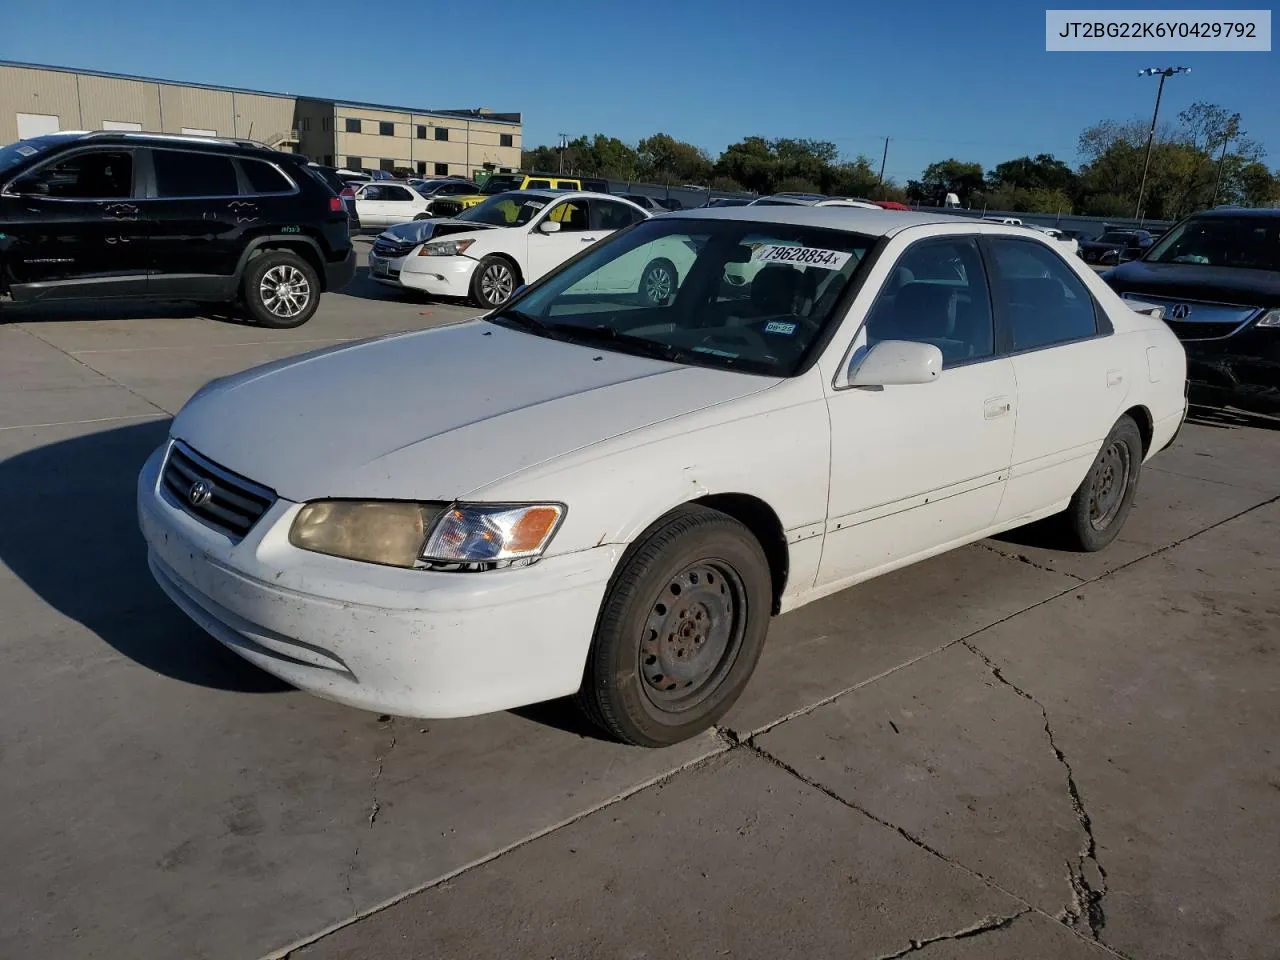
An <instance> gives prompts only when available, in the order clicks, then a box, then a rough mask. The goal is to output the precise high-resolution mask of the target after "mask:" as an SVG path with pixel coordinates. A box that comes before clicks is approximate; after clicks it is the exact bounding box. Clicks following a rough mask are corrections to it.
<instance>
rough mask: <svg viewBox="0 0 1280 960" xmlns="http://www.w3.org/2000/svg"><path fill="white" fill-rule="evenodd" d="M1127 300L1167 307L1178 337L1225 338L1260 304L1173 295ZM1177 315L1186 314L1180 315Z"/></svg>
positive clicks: (1242, 325) (1166, 315)
mask: <svg viewBox="0 0 1280 960" xmlns="http://www.w3.org/2000/svg"><path fill="white" fill-rule="evenodd" d="M1128 299H1133V300H1141V301H1143V302H1144V303H1151V304H1155V305H1156V306H1159V307H1164V320H1165V323H1167V324H1168V325H1169V329H1171V330H1172V331H1173V332H1174V334H1175V335H1176V336H1177V338H1178V339H1179V340H1225V339H1226V338H1227V337H1229V336H1231V335H1232V334H1234V333H1236V332H1237V331H1239V330H1242V329H1244V328H1245V327H1246V326H1248V325H1249V323H1250V321H1252V320H1253V319H1254V318H1255V317H1256V316H1257V315H1258V312H1259V308H1257V307H1246V306H1240V305H1239V304H1233V303H1206V302H1204V301H1201V300H1178V299H1175V298H1173V297H1149V296H1147V295H1146V294H1143V293H1135V294H1132V295H1131V296H1130V297H1129V298H1128ZM1176 314H1183V316H1177V315H1176Z"/></svg>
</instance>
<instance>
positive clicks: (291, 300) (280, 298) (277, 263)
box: [241, 250, 320, 328]
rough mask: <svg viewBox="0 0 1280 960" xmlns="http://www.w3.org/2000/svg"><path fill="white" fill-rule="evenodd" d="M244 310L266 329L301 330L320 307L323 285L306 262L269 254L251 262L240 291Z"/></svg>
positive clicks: (275, 252)
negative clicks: (291, 328) (245, 308)
mask: <svg viewBox="0 0 1280 960" xmlns="http://www.w3.org/2000/svg"><path fill="white" fill-rule="evenodd" d="M241 295H242V296H243V297H244V303H245V306H246V307H247V308H248V310H249V313H250V315H251V316H252V317H253V319H254V320H255V321H256V322H257V323H259V324H260V325H262V326H264V327H276V328H288V327H300V326H302V325H303V324H304V323H306V322H307V321H308V320H310V319H311V316H312V314H314V313H315V312H316V308H317V307H318V306H319V305H320V282H319V280H318V279H317V278H316V272H315V270H313V269H312V268H311V265H310V264H309V263H307V261H305V260H303V259H302V258H301V257H300V256H298V255H297V254H296V253H290V252H289V251H288V250H269V251H267V252H266V253H264V254H262V256H260V257H255V258H254V259H252V260H250V261H249V266H248V268H247V269H246V270H245V273H244V282H243V286H242V288H241Z"/></svg>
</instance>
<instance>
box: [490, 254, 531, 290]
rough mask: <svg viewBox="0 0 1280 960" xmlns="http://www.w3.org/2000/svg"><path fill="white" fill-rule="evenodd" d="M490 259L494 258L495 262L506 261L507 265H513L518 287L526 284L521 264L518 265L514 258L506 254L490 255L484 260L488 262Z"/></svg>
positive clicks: (512, 268)
mask: <svg viewBox="0 0 1280 960" xmlns="http://www.w3.org/2000/svg"><path fill="white" fill-rule="evenodd" d="M489 257H493V258H494V259H495V260H505V261H506V262H507V263H509V264H511V270H512V272H513V273H514V274H515V275H516V286H519V285H520V284H522V283H524V273H523V272H522V271H521V270H520V264H518V263H516V262H515V260H514V259H513V258H511V257H509V256H507V255H506V254H505V253H490V254H487V255H486V256H485V258H484V259H486V260H487V259H489Z"/></svg>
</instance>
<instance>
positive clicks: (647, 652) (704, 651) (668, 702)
mask: <svg viewBox="0 0 1280 960" xmlns="http://www.w3.org/2000/svg"><path fill="white" fill-rule="evenodd" d="M746 620H747V605H746V589H745V588H744V587H743V584H742V578H741V577H740V576H739V575H738V573H737V571H736V570H734V569H733V568H732V567H731V566H729V565H728V564H727V563H724V562H723V561H720V560H699V561H698V562H696V563H692V564H690V565H689V566H687V567H685V568H684V569H683V570H681V571H680V572H679V573H677V574H676V575H675V576H673V577H671V578H669V579H668V580H667V581H666V583H665V584H664V585H663V587H662V589H661V590H660V591H659V592H658V595H657V596H656V597H655V598H654V599H653V602H652V603H651V604H650V606H649V614H648V616H647V618H646V620H645V625H644V627H643V628H642V632H641V636H640V643H639V648H638V659H639V672H640V679H641V684H640V685H641V688H642V689H643V690H644V694H645V696H646V698H647V699H648V700H649V702H650V703H652V704H653V705H654V706H656V707H658V708H659V709H661V710H663V711H665V712H668V713H670V712H676V711H680V710H688V709H690V708H692V707H695V706H697V705H698V704H699V703H701V702H702V701H704V700H705V699H707V697H709V696H710V695H711V694H712V693H713V692H714V691H715V689H716V688H717V687H718V686H719V685H720V683H721V681H722V680H723V679H724V677H725V675H726V674H728V672H729V670H730V669H731V668H732V667H733V664H734V662H735V661H736V660H737V657H738V652H739V650H741V648H742V641H743V637H744V636H745V635H746Z"/></svg>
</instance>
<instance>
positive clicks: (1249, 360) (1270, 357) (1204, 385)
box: [1182, 327, 1280, 414]
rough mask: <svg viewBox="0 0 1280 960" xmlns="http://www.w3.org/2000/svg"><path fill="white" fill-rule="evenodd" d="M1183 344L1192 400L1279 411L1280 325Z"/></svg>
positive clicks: (1257, 410) (1262, 411) (1271, 412)
mask: <svg viewBox="0 0 1280 960" xmlns="http://www.w3.org/2000/svg"><path fill="white" fill-rule="evenodd" d="M1182 346H1183V347H1184V348H1185V349H1186V351H1187V379H1188V380H1190V381H1191V398H1192V400H1193V401H1197V402H1202V403H1211V404H1217V403H1226V404H1231V405H1234V406H1238V407H1241V408H1244V409H1249V410H1253V411H1255V412H1257V413H1267V414H1276V413H1280V328H1257V327H1252V328H1249V329H1245V330H1241V331H1240V332H1239V333H1236V334H1233V335H1232V336H1230V337H1224V338H1222V339H1218V340H1187V341H1184V342H1183V344H1182Z"/></svg>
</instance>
